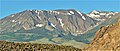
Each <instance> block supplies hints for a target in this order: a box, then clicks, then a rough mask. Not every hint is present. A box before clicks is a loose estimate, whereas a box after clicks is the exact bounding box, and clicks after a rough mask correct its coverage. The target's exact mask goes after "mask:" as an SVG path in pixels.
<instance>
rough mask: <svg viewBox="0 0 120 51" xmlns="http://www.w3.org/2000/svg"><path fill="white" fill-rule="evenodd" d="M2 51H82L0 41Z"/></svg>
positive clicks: (69, 47) (64, 47)
mask: <svg viewBox="0 0 120 51" xmlns="http://www.w3.org/2000/svg"><path fill="white" fill-rule="evenodd" d="M0 51H81V49H78V48H74V47H72V46H62V45H61V46H58V45H53V44H36V43H14V42H6V41H0Z"/></svg>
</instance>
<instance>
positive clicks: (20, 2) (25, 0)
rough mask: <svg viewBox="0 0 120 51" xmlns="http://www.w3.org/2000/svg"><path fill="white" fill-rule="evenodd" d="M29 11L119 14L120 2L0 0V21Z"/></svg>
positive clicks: (103, 0)
mask: <svg viewBox="0 0 120 51" xmlns="http://www.w3.org/2000/svg"><path fill="white" fill-rule="evenodd" d="M30 9H37V10H56V9H76V10H79V11H81V12H83V13H88V12H90V11H92V10H103V11H118V12H120V0H73V1H72V0H17V1H15V0H0V19H1V18H3V17H5V16H8V15H10V14H14V13H18V12H21V11H24V10H30Z"/></svg>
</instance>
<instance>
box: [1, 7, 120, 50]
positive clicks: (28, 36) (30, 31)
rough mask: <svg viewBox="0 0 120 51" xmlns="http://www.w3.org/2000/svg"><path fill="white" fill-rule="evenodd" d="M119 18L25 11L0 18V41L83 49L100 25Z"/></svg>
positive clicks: (109, 14) (95, 13) (103, 14)
mask: <svg viewBox="0 0 120 51" xmlns="http://www.w3.org/2000/svg"><path fill="white" fill-rule="evenodd" d="M119 16H120V12H111V11H110V12H108V11H98V10H93V11H92V12H90V13H88V14H84V13H82V12H80V11H77V10H74V9H68V10H63V9H59V10H25V11H22V12H19V13H16V14H11V15H9V16H6V17H5V18H3V19H0V37H1V38H0V40H6V41H12V42H13V41H14V42H32V43H45V44H62V45H72V46H75V47H77V48H83V47H84V46H87V44H89V43H90V42H91V41H92V40H93V38H94V35H95V32H96V31H97V30H98V29H99V28H100V27H101V26H107V25H110V24H113V23H115V22H117V20H118V18H120V17H119ZM80 45H81V46H80Z"/></svg>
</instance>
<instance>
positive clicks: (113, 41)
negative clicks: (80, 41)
mask: <svg viewBox="0 0 120 51" xmlns="http://www.w3.org/2000/svg"><path fill="white" fill-rule="evenodd" d="M84 50H85V51H90V50H94V51H99V50H109V51H114V50H115V51H119V50H120V20H118V22H117V23H116V24H112V25H109V26H106V27H101V28H100V30H98V31H97V32H96V36H95V38H94V40H93V41H92V43H91V44H89V45H88V47H87V48H85V49H84Z"/></svg>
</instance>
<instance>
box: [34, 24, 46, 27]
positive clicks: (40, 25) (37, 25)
mask: <svg viewBox="0 0 120 51" xmlns="http://www.w3.org/2000/svg"><path fill="white" fill-rule="evenodd" d="M35 26H36V27H42V26H44V25H43V24H36V25H35Z"/></svg>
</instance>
